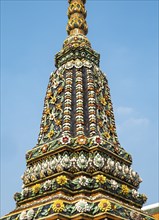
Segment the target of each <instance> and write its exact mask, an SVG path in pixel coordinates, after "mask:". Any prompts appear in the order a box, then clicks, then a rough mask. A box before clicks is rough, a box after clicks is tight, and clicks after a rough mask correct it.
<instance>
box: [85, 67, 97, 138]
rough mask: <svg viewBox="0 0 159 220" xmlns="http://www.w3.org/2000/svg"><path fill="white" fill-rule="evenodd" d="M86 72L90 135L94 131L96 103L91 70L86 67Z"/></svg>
mask: <svg viewBox="0 0 159 220" xmlns="http://www.w3.org/2000/svg"><path fill="white" fill-rule="evenodd" d="M86 73H87V85H88V112H89V116H88V117H89V126H90V136H93V135H95V133H96V104H95V88H94V80H93V76H92V71H91V70H90V69H86Z"/></svg>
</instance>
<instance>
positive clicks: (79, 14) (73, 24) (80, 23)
mask: <svg viewBox="0 0 159 220" xmlns="http://www.w3.org/2000/svg"><path fill="white" fill-rule="evenodd" d="M68 2H69V7H68V12H67V14H68V23H67V28H66V30H67V33H68V35H76V34H83V35H87V33H88V26H87V22H86V20H85V18H86V16H87V11H86V9H85V6H84V4H85V2H86V1H85V0H69V1H68Z"/></svg>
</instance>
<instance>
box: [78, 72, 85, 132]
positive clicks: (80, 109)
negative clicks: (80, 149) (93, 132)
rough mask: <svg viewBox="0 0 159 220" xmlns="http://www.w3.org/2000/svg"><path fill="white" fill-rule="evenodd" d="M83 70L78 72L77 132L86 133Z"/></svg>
mask: <svg viewBox="0 0 159 220" xmlns="http://www.w3.org/2000/svg"><path fill="white" fill-rule="evenodd" d="M82 83H83V82H82V71H81V70H77V72H76V134H77V135H84V118H83V85H82Z"/></svg>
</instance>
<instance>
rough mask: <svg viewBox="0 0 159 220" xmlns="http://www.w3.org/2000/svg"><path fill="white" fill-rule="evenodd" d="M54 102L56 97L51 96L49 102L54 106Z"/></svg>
mask: <svg viewBox="0 0 159 220" xmlns="http://www.w3.org/2000/svg"><path fill="white" fill-rule="evenodd" d="M56 100H57V99H56V97H55V96H53V97H52V98H51V100H50V103H51V104H53V105H54V104H55V103H56Z"/></svg>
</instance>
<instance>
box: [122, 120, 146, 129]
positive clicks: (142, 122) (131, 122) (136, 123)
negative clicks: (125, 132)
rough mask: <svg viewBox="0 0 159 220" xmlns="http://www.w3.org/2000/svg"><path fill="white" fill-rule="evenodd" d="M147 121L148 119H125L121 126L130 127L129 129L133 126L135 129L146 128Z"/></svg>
mask: <svg viewBox="0 0 159 220" xmlns="http://www.w3.org/2000/svg"><path fill="white" fill-rule="evenodd" d="M149 122H150V121H149V119H148V118H129V119H127V120H126V121H124V122H123V124H122V126H124V127H125V126H126V127H127V126H128V127H129V126H130V127H133V126H136V127H139V126H148V125H149Z"/></svg>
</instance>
